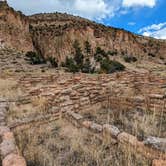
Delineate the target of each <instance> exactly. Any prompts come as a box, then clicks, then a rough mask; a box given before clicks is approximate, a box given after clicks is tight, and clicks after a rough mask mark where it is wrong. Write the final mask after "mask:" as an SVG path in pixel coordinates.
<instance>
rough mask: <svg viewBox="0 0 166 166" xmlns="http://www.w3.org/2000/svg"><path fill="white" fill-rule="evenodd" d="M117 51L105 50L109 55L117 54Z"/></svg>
mask: <svg viewBox="0 0 166 166" xmlns="http://www.w3.org/2000/svg"><path fill="white" fill-rule="evenodd" d="M117 54H118V52H117V51H108V52H107V55H111V56H114V55H117Z"/></svg>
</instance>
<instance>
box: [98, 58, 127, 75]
mask: <svg viewBox="0 0 166 166" xmlns="http://www.w3.org/2000/svg"><path fill="white" fill-rule="evenodd" d="M124 69H125V66H124V65H122V64H121V63H119V62H117V61H110V60H107V59H104V60H103V61H102V62H101V70H103V71H104V72H105V73H107V74H109V73H113V72H116V71H123V70H124Z"/></svg>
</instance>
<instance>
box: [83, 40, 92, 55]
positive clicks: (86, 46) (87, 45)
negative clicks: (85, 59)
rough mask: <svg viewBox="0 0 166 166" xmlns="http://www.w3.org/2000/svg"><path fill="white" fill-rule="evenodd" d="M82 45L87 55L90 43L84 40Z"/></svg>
mask: <svg viewBox="0 0 166 166" xmlns="http://www.w3.org/2000/svg"><path fill="white" fill-rule="evenodd" d="M84 47H85V53H86V54H87V55H89V54H90V53H91V45H90V43H89V41H85V43H84Z"/></svg>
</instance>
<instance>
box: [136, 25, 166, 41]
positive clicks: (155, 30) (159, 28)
mask: <svg viewBox="0 0 166 166" xmlns="http://www.w3.org/2000/svg"><path fill="white" fill-rule="evenodd" d="M138 33H141V34H142V35H144V36H151V37H154V38H157V39H166V22H164V23H160V24H153V25H150V26H147V27H144V28H141V29H140V30H139V31H138Z"/></svg>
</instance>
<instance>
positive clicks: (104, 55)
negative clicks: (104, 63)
mask: <svg viewBox="0 0 166 166" xmlns="http://www.w3.org/2000/svg"><path fill="white" fill-rule="evenodd" d="M96 55H102V56H103V57H105V58H108V55H107V53H106V52H105V51H104V50H103V49H101V48H100V47H97V48H96V53H95V56H96Z"/></svg>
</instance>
